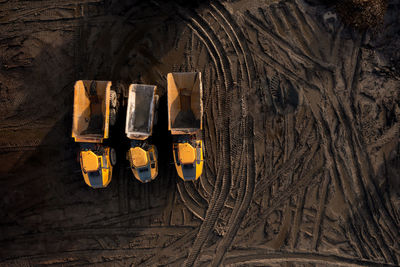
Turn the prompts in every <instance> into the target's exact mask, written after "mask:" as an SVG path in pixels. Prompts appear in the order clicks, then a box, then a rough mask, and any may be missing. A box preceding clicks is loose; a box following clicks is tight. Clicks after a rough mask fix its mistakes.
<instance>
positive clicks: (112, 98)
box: [110, 90, 118, 108]
mask: <svg viewBox="0 0 400 267" xmlns="http://www.w3.org/2000/svg"><path fill="white" fill-rule="evenodd" d="M117 102H118V98H117V92H115V91H114V90H110V106H111V108H116V107H117Z"/></svg>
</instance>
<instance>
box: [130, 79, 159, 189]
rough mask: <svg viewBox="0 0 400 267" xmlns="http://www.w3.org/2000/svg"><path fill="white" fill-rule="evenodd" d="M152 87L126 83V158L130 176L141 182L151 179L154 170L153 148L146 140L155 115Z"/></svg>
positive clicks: (153, 176) (154, 148)
mask: <svg viewBox="0 0 400 267" xmlns="http://www.w3.org/2000/svg"><path fill="white" fill-rule="evenodd" d="M156 88H157V87H156V86H154V85H146V84H131V85H130V86H129V96H128V107H127V113H126V123H125V134H126V136H127V137H128V138H129V139H131V146H130V148H129V151H128V152H127V159H128V160H129V162H130V168H131V170H132V173H133V175H134V177H135V178H136V179H137V180H139V181H140V182H142V183H147V182H150V181H152V180H154V179H155V178H156V177H157V174H158V162H157V158H158V156H157V149H156V147H155V146H154V145H152V144H150V142H149V141H148V138H149V137H150V136H151V134H152V131H153V124H154V121H155V119H156V116H155V114H156V109H157V108H156V107H157V105H158V95H156Z"/></svg>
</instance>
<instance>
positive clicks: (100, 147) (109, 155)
mask: <svg viewBox="0 0 400 267" xmlns="http://www.w3.org/2000/svg"><path fill="white" fill-rule="evenodd" d="M74 90H75V91H74V111H73V121H72V137H73V138H74V139H75V142H79V143H80V153H79V161H80V164H81V170H82V174H83V178H84V180H85V183H86V184H87V185H88V186H90V187H92V188H104V187H107V185H108V184H109V183H110V182H111V178H112V170H113V166H115V164H116V160H117V158H116V153H115V150H114V149H113V148H111V147H109V146H107V145H104V144H103V141H104V140H105V139H107V138H108V137H109V125H110V124H111V125H113V124H114V123H115V120H116V113H117V105H118V101H117V93H116V92H115V91H114V90H111V82H109V81H93V80H80V81H77V82H76V83H75V88H74Z"/></svg>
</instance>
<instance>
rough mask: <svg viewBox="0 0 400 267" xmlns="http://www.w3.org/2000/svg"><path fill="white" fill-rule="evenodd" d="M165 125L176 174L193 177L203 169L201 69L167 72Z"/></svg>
mask: <svg viewBox="0 0 400 267" xmlns="http://www.w3.org/2000/svg"><path fill="white" fill-rule="evenodd" d="M167 82H168V92H167V94H168V129H169V130H170V131H171V134H172V135H173V148H172V151H173V157H174V162H175V167H176V170H177V172H178V175H179V177H181V178H182V179H183V180H185V181H190V180H196V179H198V178H199V177H200V175H201V174H202V172H203V158H204V149H203V141H202V140H201V138H200V137H199V136H200V133H201V130H202V128H203V120H202V118H203V102H202V94H203V91H202V83H201V72H174V73H168V75H167Z"/></svg>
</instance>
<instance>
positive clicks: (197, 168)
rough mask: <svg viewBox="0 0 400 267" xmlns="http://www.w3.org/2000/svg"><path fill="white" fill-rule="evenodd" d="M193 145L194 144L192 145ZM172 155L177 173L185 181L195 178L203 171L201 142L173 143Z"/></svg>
mask: <svg viewBox="0 0 400 267" xmlns="http://www.w3.org/2000/svg"><path fill="white" fill-rule="evenodd" d="M193 145H194V146H193ZM173 155H174V162H175V167H176V170H177V173H178V175H179V177H181V178H182V179H183V180H185V181H190V180H197V179H198V178H199V177H200V175H201V173H202V172H203V162H204V159H203V157H204V154H203V142H202V141H201V140H196V141H194V142H192V144H190V143H188V142H184V143H174V144H173Z"/></svg>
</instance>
